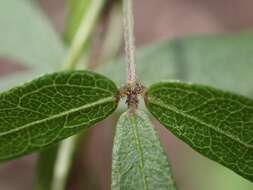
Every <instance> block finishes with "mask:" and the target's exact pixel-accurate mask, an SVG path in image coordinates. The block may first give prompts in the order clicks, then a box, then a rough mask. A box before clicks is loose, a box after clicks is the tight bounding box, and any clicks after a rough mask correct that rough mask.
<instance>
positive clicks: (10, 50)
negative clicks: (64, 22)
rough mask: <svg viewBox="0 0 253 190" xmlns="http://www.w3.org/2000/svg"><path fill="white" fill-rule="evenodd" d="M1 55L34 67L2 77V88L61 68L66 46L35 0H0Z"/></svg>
mask: <svg viewBox="0 0 253 190" xmlns="http://www.w3.org/2000/svg"><path fill="white" fill-rule="evenodd" d="M0 25H1V26H4V27H1V30H0V57H1V58H6V59H9V60H13V61H16V62H17V63H18V64H22V65H25V66H26V67H28V68H30V70H29V71H22V73H18V74H17V75H13V76H11V77H10V76H9V77H4V78H1V84H0V89H5V88H8V87H9V86H13V85H16V84H17V83H20V82H24V81H26V80H30V79H32V78H34V77H35V76H38V75H39V74H41V73H45V72H51V71H53V70H55V69H57V68H59V66H60V64H61V63H62V60H63V57H64V54H65V50H64V47H63V44H62V42H61V40H60V38H59V36H58V35H57V33H56V32H55V31H54V30H53V28H52V26H51V23H50V22H49V21H48V18H47V17H46V16H45V15H44V13H43V12H42V11H41V10H40V8H39V7H38V5H37V3H36V2H35V1H30V0H8V1H1V2H0Z"/></svg>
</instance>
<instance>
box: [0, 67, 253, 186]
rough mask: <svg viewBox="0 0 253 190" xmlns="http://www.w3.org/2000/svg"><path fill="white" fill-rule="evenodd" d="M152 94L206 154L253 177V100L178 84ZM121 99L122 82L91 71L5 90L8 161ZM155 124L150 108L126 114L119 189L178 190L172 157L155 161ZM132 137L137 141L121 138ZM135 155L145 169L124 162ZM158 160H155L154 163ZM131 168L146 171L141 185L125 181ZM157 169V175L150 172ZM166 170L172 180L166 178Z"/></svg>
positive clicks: (158, 113)
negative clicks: (171, 169) (119, 84)
mask: <svg viewBox="0 0 253 190" xmlns="http://www.w3.org/2000/svg"><path fill="white" fill-rule="evenodd" d="M144 97H145V104H146V107H147V108H148V110H149V111H150V112H151V113H152V115H153V116H154V117H155V118H156V119H158V120H159V121H160V123H161V124H163V125H164V126H165V127H166V128H168V129H169V130H170V131H171V132H173V133H174V134H175V135H176V136H177V137H179V138H180V139H182V140H183V141H185V142H186V143H187V144H189V145H190V146H191V147H192V148H193V149H195V150H196V151H198V152H199V153H201V154H203V155H204V156H206V157H208V158H210V159H212V160H214V161H216V162H219V163H221V164H222V165H224V166H226V167H228V168H230V169H231V170H233V171H234V172H236V173H238V174H239V175H241V176H243V177H244V178H246V179H248V180H250V181H253V101H252V100H250V99H248V98H245V97H242V96H239V95H235V94H231V93H228V92H224V91H221V90H217V89H214V88H210V87H206V86H200V85H191V84H184V83H177V82H164V83H157V84H154V85H152V86H151V87H149V88H148V89H146V91H145V95H144ZM118 101H119V92H118V89H117V87H116V85H115V84H114V82H113V81H111V80H110V79H108V78H106V77H104V76H102V75H99V74H96V73H93V72H88V71H69V72H58V73H54V74H48V75H45V76H42V77H40V78H38V79H35V80H33V81H31V82H29V83H26V84H24V85H23V86H19V87H16V88H13V89H11V90H9V91H7V92H4V93H2V94H1V95H0V161H5V160H10V159H13V158H16V157H19V156H22V155H25V154H28V153H30V152H32V151H35V150H39V149H42V148H44V147H47V146H49V145H51V144H53V143H56V142H58V141H60V140H62V139H65V138H67V137H69V136H71V135H74V134H76V133H78V132H79V131H80V130H81V129H86V128H88V127H90V126H92V125H94V124H95V123H97V122H99V121H101V120H103V119H105V118H106V117H108V116H109V115H110V114H111V113H113V112H114V111H115V109H116V108H117V105H118ZM127 126H131V127H130V128H128V127H127ZM150 126H151V124H150V122H149V121H148V119H147V117H146V116H145V114H144V113H142V112H139V111H137V113H136V114H135V115H131V114H128V113H125V114H124V115H123V116H121V118H120V120H119V124H118V127H117V132H116V137H115V144H114V151H113V155H114V156H113V158H114V160H113V184H112V187H115V188H114V189H117V187H119V184H118V183H121V185H122V186H124V185H126V186H128V187H129V185H131V184H132V185H134V187H138V186H142V187H145V186H146V187H147V188H148V187H152V185H153V186H154V187H157V185H160V187H161V188H160V189H173V182H172V180H171V176H170V175H169V169H165V170H160V169H161V168H169V167H168V166H167V162H166V161H165V160H166V159H165V158H166V157H164V158H160V160H159V161H158V162H155V160H156V157H157V155H164V153H163V150H162V148H161V145H160V144H159V143H158V144H157V142H159V141H157V140H156V137H155V134H154V131H153V129H152V127H150ZM123 134H124V135H123ZM145 134H146V135H145ZM129 135H130V137H129V138H132V145H133V146H132V147H131V146H130V147H128V146H126V145H127V144H128V143H127V144H124V143H125V142H124V140H119V139H124V138H125V137H127V136H129ZM117 142H118V143H117ZM146 150H147V151H146ZM120 152H121V153H120ZM131 152H132V153H131ZM154 152H156V154H154ZM128 153H129V154H128ZM124 154H125V155H126V156H123V157H122V156H120V155H124ZM131 154H132V155H131ZM152 154H153V156H152ZM128 156H130V157H129V158H135V156H136V158H135V159H136V162H137V163H139V164H138V166H136V167H139V170H138V171H140V172H139V173H138V172H134V170H135V169H134V168H135V167H134V165H135V163H136V162H133V163H132V164H129V165H125V166H123V165H122V162H123V161H122V160H124V159H126V158H127V157H128ZM146 158H147V159H146ZM135 159H133V160H135ZM151 163H152V164H153V166H149V165H150V164H151ZM155 171H156V172H155ZM131 172H132V174H133V175H132V177H134V176H136V175H140V176H139V177H141V178H142V180H141V182H139V183H140V184H137V182H136V184H135V182H134V180H130V179H129V178H124V179H123V178H122V179H120V176H123V175H126V173H131ZM145 172H146V173H145ZM152 172H153V174H154V175H153V176H152V177H155V178H156V180H154V179H153V180H151V178H150V177H148V175H149V176H150V175H151V174H152ZM161 176H163V178H164V179H168V183H159V181H160V179H162V177H161ZM122 180H123V181H122ZM124 180H125V181H124ZM163 181H166V180H163ZM155 182H157V183H155ZM144 189H145V188H144ZM149 189H150V188H149ZM151 189H152V188H151Z"/></svg>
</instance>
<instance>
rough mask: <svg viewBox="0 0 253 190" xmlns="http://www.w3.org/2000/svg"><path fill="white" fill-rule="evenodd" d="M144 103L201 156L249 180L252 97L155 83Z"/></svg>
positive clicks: (251, 174) (252, 163)
mask: <svg viewBox="0 0 253 190" xmlns="http://www.w3.org/2000/svg"><path fill="white" fill-rule="evenodd" d="M145 102H146V106H147V108H148V109H149V111H150V112H151V113H152V114H153V115H154V116H155V118H157V119H158V120H159V121H160V122H161V123H162V124H163V125H164V126H165V127H167V128H168V129H169V130H170V131H172V132H173V133H174V134H175V135H176V136H177V137H179V138H180V139H182V140H183V141H185V142H186V143H187V144H189V145H190V146H191V147H192V148H193V149H195V150H196V151H198V152H199V153H201V154H203V155H204V156H206V157H208V158H210V159H211V160H214V161H216V162H219V163H220V164H223V165H224V166H226V167H228V168H230V169H231V170H233V171H234V172H236V173H238V174H239V175H241V176H243V177H244V178H246V179H248V180H250V181H253V138H252V137H253V101H252V100H250V99H248V98H245V97H242V96H239V95H235V94H232V93H228V92H224V91H221V90H217V89H214V88H210V87H206V86H201V85H191V84H183V83H173V82H171V83H169V82H167V83H166V82H164V83H158V84H154V85H152V86H151V87H150V88H149V89H148V90H147V93H146V101H145Z"/></svg>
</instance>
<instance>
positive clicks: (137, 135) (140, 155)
mask: <svg viewBox="0 0 253 190" xmlns="http://www.w3.org/2000/svg"><path fill="white" fill-rule="evenodd" d="M135 117H136V118H129V120H130V122H131V124H132V125H131V126H132V130H133V134H134V140H135V149H136V151H137V153H138V154H137V155H138V157H139V162H140V165H139V169H140V173H141V175H142V180H143V185H144V189H145V190H148V185H147V181H146V178H145V174H144V162H143V160H144V157H143V153H142V148H141V143H140V140H139V138H140V137H139V134H138V130H137V128H136V127H137V126H136V122H137V117H138V116H137V115H136V116H135Z"/></svg>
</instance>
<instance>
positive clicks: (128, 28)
mask: <svg viewBox="0 0 253 190" xmlns="http://www.w3.org/2000/svg"><path fill="white" fill-rule="evenodd" d="M123 14H124V37H125V53H126V64H127V83H128V84H130V85H131V86H134V85H135V84H136V71H135V70H136V69H135V45H134V20H133V5H132V0H123Z"/></svg>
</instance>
